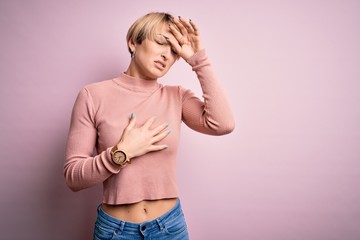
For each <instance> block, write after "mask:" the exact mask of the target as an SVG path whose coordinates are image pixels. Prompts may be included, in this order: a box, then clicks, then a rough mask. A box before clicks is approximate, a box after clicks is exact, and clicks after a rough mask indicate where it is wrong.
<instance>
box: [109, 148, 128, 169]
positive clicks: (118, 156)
mask: <svg viewBox="0 0 360 240" xmlns="http://www.w3.org/2000/svg"><path fill="white" fill-rule="evenodd" d="M111 159H112V160H113V162H114V163H116V164H117V165H119V166H121V167H125V166H126V165H127V164H128V163H129V164H130V163H131V162H130V158H128V157H127V156H126V153H125V152H124V151H122V150H120V149H118V148H117V146H115V147H113V149H111Z"/></svg>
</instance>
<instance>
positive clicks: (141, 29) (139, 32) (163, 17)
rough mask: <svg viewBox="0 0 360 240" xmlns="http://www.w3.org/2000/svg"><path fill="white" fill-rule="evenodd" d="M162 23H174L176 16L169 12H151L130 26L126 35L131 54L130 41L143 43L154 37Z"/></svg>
mask: <svg viewBox="0 0 360 240" xmlns="http://www.w3.org/2000/svg"><path fill="white" fill-rule="evenodd" d="M161 24H167V25H169V24H172V25H174V26H176V25H175V24H174V17H173V16H172V15H171V14H169V13H164V12H151V13H148V14H146V15H144V16H142V17H140V18H138V19H137V20H136V21H135V22H134V23H133V24H132V25H131V27H130V28H129V30H128V33H127V35H126V42H127V44H128V49H129V52H130V54H132V51H131V49H130V47H129V41H132V42H134V43H137V44H141V43H142V41H144V40H145V39H154V36H155V34H156V33H155V30H156V28H157V27H158V26H159V25H161Z"/></svg>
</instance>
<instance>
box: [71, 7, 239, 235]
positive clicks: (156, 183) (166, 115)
mask: <svg viewBox="0 0 360 240" xmlns="http://www.w3.org/2000/svg"><path fill="white" fill-rule="evenodd" d="M126 39H127V44H128V48H129V52H130V54H131V60H130V64H129V66H128V68H127V70H126V71H125V72H124V73H122V74H120V76H119V77H117V78H114V79H111V80H107V81H102V82H98V83H93V84H89V85H88V86H86V87H85V88H83V89H82V90H81V91H80V93H79V95H78V97H77V99H76V102H75V104H74V108H73V112H72V117H71V125H70V130H69V136H68V142H67V147H66V160H65V164H64V175H65V179H66V182H67V184H68V186H69V187H70V188H71V189H72V190H73V191H79V190H81V189H84V188H88V187H92V186H94V185H96V184H99V183H102V184H103V200H102V204H101V205H100V206H99V208H98V218H97V220H96V224H95V230H94V239H132V240H134V239H172V240H174V239H188V238H189V237H188V232H187V227H186V223H185V219H184V215H183V213H182V210H181V205H180V201H179V198H178V197H179V196H178V190H177V185H176V176H175V173H176V169H175V165H176V163H175V160H176V154H177V149H178V143H179V134H180V125H181V122H184V123H185V124H186V125H187V126H189V127H190V128H192V129H194V130H195V131H198V132H201V133H205V134H210V135H223V134H227V133H230V132H231V131H232V130H233V128H234V121H233V117H232V113H231V110H230V107H229V106H228V103H227V100H226V97H225V95H224V93H223V92H222V90H221V88H220V86H219V83H218V81H217V80H216V79H215V76H214V73H213V71H212V67H211V65H210V63H209V61H208V58H207V55H206V53H205V50H204V49H203V48H202V45H201V41H200V35H199V30H198V28H197V27H196V25H195V24H194V23H193V22H192V21H191V20H190V21H188V20H186V19H184V18H182V17H179V18H178V19H175V18H174V17H172V16H171V15H170V14H167V13H158V12H154V13H149V14H146V15H145V16H142V17H140V18H139V19H138V20H137V21H135V23H133V25H132V26H131V27H130V29H129V31H128V34H127V38H126ZM179 58H183V59H184V60H185V61H186V62H187V63H188V64H189V65H190V66H191V67H192V70H193V71H195V73H196V74H197V77H198V79H199V81H200V84H201V88H202V91H203V97H204V101H201V100H200V99H199V98H197V97H196V96H195V95H194V94H193V92H191V91H190V90H188V89H185V88H183V87H181V86H163V85H161V84H160V83H159V82H158V79H159V78H161V77H162V76H164V75H165V74H166V73H167V71H168V70H169V69H170V68H171V66H172V65H173V64H174V63H175V61H176V60H178V59H179ZM94 148H96V154H93V150H94Z"/></svg>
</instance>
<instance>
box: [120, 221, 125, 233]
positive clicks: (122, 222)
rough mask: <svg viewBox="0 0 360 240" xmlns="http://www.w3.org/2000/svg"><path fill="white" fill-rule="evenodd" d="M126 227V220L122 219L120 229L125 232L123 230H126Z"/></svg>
mask: <svg viewBox="0 0 360 240" xmlns="http://www.w3.org/2000/svg"><path fill="white" fill-rule="evenodd" d="M124 227H125V221H121V222H120V224H119V230H120V232H123V231H124Z"/></svg>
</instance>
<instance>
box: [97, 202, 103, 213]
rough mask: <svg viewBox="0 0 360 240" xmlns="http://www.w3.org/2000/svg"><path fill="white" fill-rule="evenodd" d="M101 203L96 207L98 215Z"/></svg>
mask: <svg viewBox="0 0 360 240" xmlns="http://www.w3.org/2000/svg"><path fill="white" fill-rule="evenodd" d="M101 205H102V204H101V203H100V204H99V206H98V207H97V213H99V212H100V209H101Z"/></svg>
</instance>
